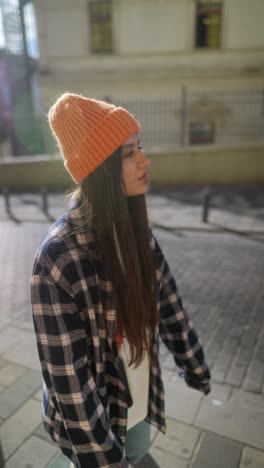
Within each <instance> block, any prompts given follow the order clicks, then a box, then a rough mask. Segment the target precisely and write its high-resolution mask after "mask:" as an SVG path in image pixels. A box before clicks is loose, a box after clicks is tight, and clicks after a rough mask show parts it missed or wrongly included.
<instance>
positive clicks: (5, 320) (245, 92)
mask: <svg viewBox="0 0 264 468" xmlns="http://www.w3.org/2000/svg"><path fill="white" fill-rule="evenodd" d="M263 18H264V1H263V0H250V1H249V0H222V1H220V0H0V191H1V194H0V236H1V243H0V279H1V314H0V441H1V444H0V466H6V467H7V468H30V467H31V468H32V467H33V468H42V467H43V468H44V467H49V468H51V467H52V468H64V467H67V466H68V464H67V460H66V459H65V458H64V457H62V456H60V454H59V452H58V451H57V449H56V447H54V446H53V445H52V444H51V441H50V440H49V439H48V437H47V435H46V434H45V433H44V431H43V429H42V426H41V416H40V399H41V390H40V385H41V374H40V367H39V362H38V357H37V353H36V344H35V336H34V331H33V326H32V318H31V306H30V296H29V281H30V276H31V270H32V265H33V259H34V254H35V252H36V249H37V247H38V245H39V242H40V240H41V238H42V237H43V235H44V234H45V232H46V231H47V229H48V228H49V226H50V224H51V223H52V222H53V221H54V220H55V219H56V218H57V217H58V216H59V215H60V214H62V213H63V211H64V210H65V209H66V207H67V198H66V197H65V192H67V190H68V189H70V188H71V187H72V185H73V182H72V180H71V179H70V176H69V175H68V173H67V172H66V171H65V169H64V167H63V162H62V158H61V156H60V155H59V154H58V149H57V147H56V145H55V142H54V139H53V137H52V136H51V133H50V130H49V128H48V123H47V117H46V116H47V112H48V110H49V108H50V106H51V105H52V104H53V103H54V101H55V100H56V99H57V98H58V97H59V95H60V94H62V93H63V92H66V91H68V92H74V93H81V94H83V95H85V96H88V97H92V98H97V99H104V100H107V101H109V102H113V103H114V104H117V105H122V106H125V107H126V108H128V110H130V111H131V112H132V113H133V114H134V115H135V117H136V118H137V119H138V120H139V122H140V123H141V127H142V135H141V140H142V143H143V146H144V149H145V151H146V152H147V154H148V155H149V157H150V159H151V166H150V171H149V172H150V190H149V193H148V194H147V204H148V208H149V217H150V222H151V224H152V226H153V229H155V234H156V236H157V237H158V239H159V241H160V243H161V245H162V248H163V249H164V252H165V254H166V255H167V256H168V258H169V260H170V265H171V269H172V271H173V273H174V274H175V277H176V280H177V282H178V286H179V288H180V291H181V292H182V295H183V302H184V304H185V307H186V308H187V309H188V311H189V314H190V315H191V317H192V318H193V320H194V323H195V325H196V326H197V329H198V332H199V334H200V336H201V339H202V342H203V343H204V348H205V351H206V356H207V361H208V363H209V365H210V369H211V371H212V380H213V389H214V390H213V393H212V396H209V397H208V398H207V400H206V402H204V400H203V397H202V396H200V395H196V393H195V392H193V390H190V389H186V387H185V386H184V383H183V382H182V380H181V379H178V378H177V374H176V373H175V364H174V363H173V362H172V358H171V356H170V355H169V354H168V351H167V350H166V349H165V348H164V347H162V346H161V363H162V369H163V377H164V382H165V388H166V395H167V402H168V403H167V415H168V435H167V436H166V438H162V437H163V436H161V435H158V436H157V434H154V433H153V441H154V442H153V449H152V451H151V455H152V458H147V459H146V460H144V462H143V464H142V467H144V468H148V467H155V466H157V463H158V464H159V465H160V466H162V467H163V468H166V467H168V468H174V466H177V468H238V467H239V468H245V467H247V468H260V467H264V441H263V431H264V410H263V393H264V314H263V304H264V288H263V277H264V262H263V258H264V255H263V241H264V132H263V124H264V30H263ZM175 385H177V387H175ZM176 389H177V392H176ZM175 395H177V397H176V396H175ZM231 419H232V421H233V423H231V422H230V421H231ZM154 439H155V440H154ZM216 453H217V454H218V455H217V456H216V455H215V454H216ZM155 463H156V465H155Z"/></svg>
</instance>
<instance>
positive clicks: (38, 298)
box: [31, 266, 133, 468]
mask: <svg viewBox="0 0 264 468" xmlns="http://www.w3.org/2000/svg"><path fill="white" fill-rule="evenodd" d="M54 269H55V266H54ZM57 274H58V272H57ZM61 276H62V275H61ZM49 278H50V276H49ZM31 299H32V308H33V322H34V327H35V332H36V337H37V347H38V353H39V358H40V361H41V367H42V373H43V377H44V380H45V383H46V385H47V387H48V389H49V390H50V394H51V396H52V401H53V404H54V406H55V408H56V410H57V411H58V412H59V413H60V416H61V418H62V420H63V423H64V426H65V430H66V432H67V434H68V437H69V439H70V441H71V443H72V450H73V452H74V453H75V457H76V460H77V462H76V461H75V463H77V466H78V467H80V468H84V467H85V468H86V467H88V466H93V467H95V468H96V467H104V468H107V467H115V468H120V467H121V468H133V465H132V464H131V463H130V462H129V461H128V459H127V458H126V452H125V448H124V446H123V445H122V444H121V442H120V440H119V439H117V437H116V435H115V434H114V433H113V432H112V430H111V426H110V423H109V420H108V419H107V415H106V413H105V411H104V407H103V405H102V403H101V401H100V398H99V396H98V393H97V389H96V384H95V381H94V378H93V375H92V372H91V369H90V368H89V366H88V358H87V340H86V333H85V330H84V328H83V327H82V323H81V319H80V317H79V313H78V311H77V310H76V304H75V302H74V299H73V297H72V295H71V294H70V293H69V292H67V291H66V290H65V289H64V288H63V287H62V286H61V281H58V282H57V283H56V282H52V281H51V280H50V279H48V278H47V275H45V274H44V273H43V271H39V272H38V273H36V272H35V273H34V274H33V276H32V280H31Z"/></svg>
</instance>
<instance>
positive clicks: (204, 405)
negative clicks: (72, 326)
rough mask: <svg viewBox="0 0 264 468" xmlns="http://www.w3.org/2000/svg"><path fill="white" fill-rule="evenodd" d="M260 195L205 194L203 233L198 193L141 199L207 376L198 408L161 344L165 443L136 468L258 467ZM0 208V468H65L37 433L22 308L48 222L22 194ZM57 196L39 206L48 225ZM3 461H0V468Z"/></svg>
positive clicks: (34, 381) (262, 350)
mask: <svg viewBox="0 0 264 468" xmlns="http://www.w3.org/2000/svg"><path fill="white" fill-rule="evenodd" d="M263 194H264V190H262V189H261V188H259V187H256V188H254V187H253V188H251V190H248V189H246V190H244V191H243V190H242V191H239V192H238V191H237V190H233V191H232V190H227V189H226V190H225V191H223V192H222V193H219V192H218V193H217V194H216V195H215V200H214V203H215V207H214V208H213V209H212V211H211V212H210V216H209V220H210V223H215V224H217V226H216V225H215V226H211V225H209V227H208V226H204V224H203V223H201V222H200V214H201V206H200V203H201V196H202V195H201V192H199V191H193V190H187V189H186V190H178V191H176V190H175V191H170V192H169V191H166V192H162V193H155V195H151V196H149V197H148V205H149V213H150V219H151V221H152V223H153V224H156V225H159V226H160V227H161V228H160V229H155V234H156V236H157V238H158V240H159V242H160V244H161V246H162V248H163V250H164V253H165V255H166V257H167V259H168V261H169V264H170V266H171V269H172V271H173V273H174V274H175V278H176V281H177V283H178V286H179V289H180V292H181V295H182V298H183V303H184V305H185V308H186V309H187V310H188V311H189V314H190V315H191V316H192V318H193V321H194V323H195V325H196V327H197V329H198V331H199V335H200V337H201V340H202V342H203V344H204V347H205V351H206V357H207V360H208V363H209V365H210V368H211V369H212V380H213V390H212V392H211V394H210V395H209V396H207V397H203V395H202V394H200V393H199V392H197V391H194V390H192V389H189V388H187V387H186V385H185V383H184V382H183V380H182V379H181V378H180V377H179V376H178V374H177V372H176V369H175V365H174V363H173V361H172V359H171V357H170V354H169V353H168V351H167V350H166V349H165V347H164V346H163V345H161V362H162V373H163V379H164V383H165V391H166V414H167V425H168V429H167V434H166V436H163V435H162V434H159V433H157V431H156V430H153V431H152V438H153V446H152V449H151V451H150V455H151V456H147V457H146V458H145V459H144V460H143V461H142V462H141V463H140V464H139V466H140V468H150V467H152V468H154V467H155V466H160V467H162V468H167V467H168V468H261V467H264V437H263V434H264V395H263V393H264V314H263V304H264V288H263V277H264V262H263V253H264V252H263V251H264V244H263V239H264V237H263V234H264V209H263V199H264V196H263ZM23 200H24V203H22V202H21V200H20V199H19V198H15V197H14V198H13V199H12V208H13V212H14V215H15V216H16V218H17V220H20V221H21V222H20V223H19V222H18V223H15V222H12V221H8V220H7V216H6V214H5V211H4V206H3V200H1V199H0V231H1V243H0V259H1V262H0V265H1V267H0V277H1V284H2V288H1V289H2V290H1V306H2V307H1V314H0V441H1V447H0V467H1V466H5V467H7V468H44V467H47V468H68V467H69V463H68V462H67V460H66V459H65V457H63V456H61V455H60V453H59V451H58V449H57V448H56V447H55V446H54V445H53V444H52V443H51V441H50V439H49V438H48V436H47V435H46V434H45V433H44V430H43V429H42V426H41V415H40V410H41V409H40V399H41V391H40V381H41V375H40V369H39V363H38V358H37V354H36V344H35V337H34V332H33V327H32V319H31V308H30V299H29V279H30V273H31V268H32V260H33V256H34V253H35V250H36V248H37V246H38V245H39V241H40V239H41V237H42V236H43V234H44V232H45V231H46V230H47V228H48V226H49V223H47V219H46V218H45V216H44V215H43V214H41V213H40V211H39V209H38V207H37V206H36V205H32V204H30V203H29V202H30V201H34V200H36V199H35V198H32V196H30V195H28V196H27V197H23ZM65 206H66V205H65V202H64V198H63V197H54V196H52V197H51V198H50V213H51V215H52V216H54V217H56V216H59V215H60V214H61V213H62V212H63V209H64V207H65ZM1 459H2V464H1ZM3 460H5V465H4V462H3Z"/></svg>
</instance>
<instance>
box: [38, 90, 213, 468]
mask: <svg viewBox="0 0 264 468" xmlns="http://www.w3.org/2000/svg"><path fill="white" fill-rule="evenodd" d="M49 123H50V126H51V128H52V131H53V133H54V135H55V137H56V139H57V142H58V144H59V147H60V150H61V153H62V156H63V158H64V162H65V167H66V169H67V170H68V171H69V173H70V175H71V176H72V178H73V179H74V181H75V182H76V184H77V188H76V189H75V192H74V195H73V203H72V206H70V208H69V210H68V211H67V212H66V213H65V214H64V215H63V216H62V217H61V218H59V219H58V220H57V221H56V223H55V224H54V225H53V226H52V227H51V228H50V230H49V232H48V233H47V235H46V236H45V238H44V239H43V241H42V243H41V245H40V248H39V250H38V252H37V254H36V258H35V263H34V267H33V276H32V282H31V293H32V296H31V297H32V307H33V320H34V327H35V332H36V337H37V346H38V353H39V359H40V362H41V368H42V374H43V422H44V427H45V429H46V430H47V431H48V433H49V434H50V436H51V438H52V439H53V440H54V441H55V442H56V443H57V444H58V445H59V446H60V448H61V450H62V452H63V453H64V454H65V455H66V456H67V457H69V458H70V459H71V460H72V462H73V463H74V465H75V466H76V467H81V468H87V467H91V468H95V467H105V468H106V467H110V466H111V467H116V468H117V467H122V468H123V467H124V468H125V467H133V466H135V463H137V462H138V461H139V460H140V459H141V458H142V457H143V456H144V455H145V454H146V453H147V451H148V449H149V445H150V425H152V426H154V427H156V428H157V429H158V430H160V431H161V432H163V433H165V429H166V424H165V417H164V391H163V383H162V379H161V371H160V365H159V341H158V340H159V336H160V337H161V338H162V340H163V341H164V343H165V345H166V346H167V348H168V349H169V350H170V351H171V353H172V355H173V357H174V360H175V363H176V364H177V365H178V366H180V367H181V368H182V369H183V370H184V373H185V380H186V383H187V384H188V385H189V386H191V387H193V388H196V389H197V390H200V391H202V392H203V393H204V394H208V393H209V391H210V384H209V380H210V373H209V370H208V367H207V365H206V363H205V360H204V354H203V350H202V347H201V345H200V343H199V340H198V336H197V333H196V331H195V329H194V327H193V324H192V322H191V321H190V319H189V317H188V315H187V313H186V312H185V310H184V308H183V305H182V301H181V299H180V297H179V294H178V291H177V287H176V284H175V280H174V278H173V276H172V275H171V273H170V270H169V266H168V264H167V262H166V260H165V258H164V255H163V253H162V251H161V249H160V246H159V244H158V242H157V240H156V238H155V237H154V235H153V233H152V230H151V228H150V226H149V222H148V217H147V212H146V203H145V193H146V191H147V189H148V167H149V164H150V161H149V159H148V158H147V157H146V155H145V153H144V152H143V149H142V148H141V146H140V135H139V131H140V127H139V124H138V123H137V121H136V120H135V118H134V117H133V116H132V115H131V114H130V113H129V112H128V111H126V110H125V109H123V108H121V107H115V106H114V105H111V104H109V103H106V102H102V101H97V100H94V99H88V98H85V97H82V96H79V95H75V94H69V93H67V94H64V95H62V96H61V97H60V98H59V99H58V101H57V102H56V103H55V104H54V106H53V107H52V108H51V110H50V112H49ZM175 370H176V369H175Z"/></svg>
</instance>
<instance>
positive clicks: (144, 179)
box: [139, 172, 148, 184]
mask: <svg viewBox="0 0 264 468" xmlns="http://www.w3.org/2000/svg"><path fill="white" fill-rule="evenodd" d="M139 180H143V182H145V183H146V184H147V183H148V173H147V172H145V174H144V175H143V176H141V177H140V178H139Z"/></svg>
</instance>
